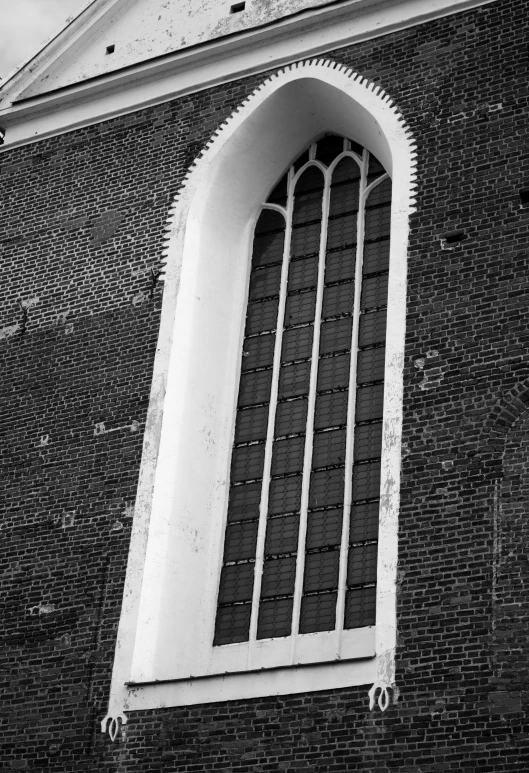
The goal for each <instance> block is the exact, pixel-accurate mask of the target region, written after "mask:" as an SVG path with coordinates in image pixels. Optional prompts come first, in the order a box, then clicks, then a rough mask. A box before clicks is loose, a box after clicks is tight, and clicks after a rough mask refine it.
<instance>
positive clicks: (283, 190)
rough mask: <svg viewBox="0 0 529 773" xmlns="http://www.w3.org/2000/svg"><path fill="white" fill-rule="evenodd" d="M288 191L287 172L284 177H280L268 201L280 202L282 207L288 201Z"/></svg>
mask: <svg viewBox="0 0 529 773" xmlns="http://www.w3.org/2000/svg"><path fill="white" fill-rule="evenodd" d="M287 193H288V172H287V174H285V175H283V177H282V178H281V179H280V181H279V182H278V184H277V185H276V187H275V188H274V190H273V191H272V193H271V194H270V196H269V197H268V199H267V201H270V202H271V203H272V204H280V205H281V206H282V207H284V206H285V205H286V203H287Z"/></svg>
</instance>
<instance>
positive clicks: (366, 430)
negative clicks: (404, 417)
mask: <svg viewBox="0 0 529 773" xmlns="http://www.w3.org/2000/svg"><path fill="white" fill-rule="evenodd" d="M381 450H382V422H377V423H376V424H361V425H360V426H359V427H356V429H355V442H354V460H355V462H361V461H364V460H365V459H374V458H375V457H377V456H380V453H381Z"/></svg>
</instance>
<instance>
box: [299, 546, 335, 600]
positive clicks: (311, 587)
mask: <svg viewBox="0 0 529 773" xmlns="http://www.w3.org/2000/svg"><path fill="white" fill-rule="evenodd" d="M339 570H340V551H339V550H327V551H325V552H324V553H307V555H306V556H305V574H304V575H303V591H304V592H305V593H312V592H313V591H319V590H320V591H321V590H335V589H336V588H337V587H338V572H339Z"/></svg>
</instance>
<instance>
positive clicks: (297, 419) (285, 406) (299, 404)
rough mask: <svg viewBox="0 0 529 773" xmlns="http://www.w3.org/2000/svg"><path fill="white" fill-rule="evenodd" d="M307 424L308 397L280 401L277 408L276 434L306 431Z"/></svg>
mask: <svg viewBox="0 0 529 773" xmlns="http://www.w3.org/2000/svg"><path fill="white" fill-rule="evenodd" d="M306 425H307V399H306V398H301V399H300V400H289V401H288V402H284V403H278V404H277V408H276V427H275V436H276V437H281V435H293V434H295V433H296V432H305V427H306Z"/></svg>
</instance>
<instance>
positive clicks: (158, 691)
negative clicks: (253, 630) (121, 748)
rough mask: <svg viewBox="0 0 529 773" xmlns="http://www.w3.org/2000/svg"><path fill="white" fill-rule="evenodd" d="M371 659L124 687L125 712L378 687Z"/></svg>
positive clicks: (134, 683) (301, 665)
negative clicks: (363, 686) (125, 689)
mask: <svg viewBox="0 0 529 773" xmlns="http://www.w3.org/2000/svg"><path fill="white" fill-rule="evenodd" d="M376 671H377V659H376V656H375V654H374V653H373V654H372V655H368V656H365V657H359V658H351V659H347V660H336V661H333V662H330V663H310V664H299V665H294V666H286V667H284V666H282V667H275V668H267V669H265V668H263V669H258V670H252V671H238V672H235V671H234V672H232V673H227V674H211V675H203V676H199V677H190V678H188V679H174V680H171V679H168V680H163V681H156V682H128V683H127V684H126V687H127V692H128V697H127V700H126V704H127V705H126V711H141V710H147V709H156V708H162V707H173V706H174V707H177V706H190V705H196V704H200V703H218V702H221V701H230V700H246V699H249V698H265V697H271V696H276V695H293V694H299V693H305V692H314V691H318V690H334V689H343V688H347V687H354V686H357V685H367V684H369V685H371V684H373V683H374V682H375V681H376Z"/></svg>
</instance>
